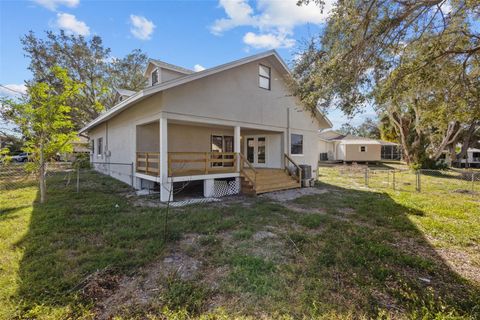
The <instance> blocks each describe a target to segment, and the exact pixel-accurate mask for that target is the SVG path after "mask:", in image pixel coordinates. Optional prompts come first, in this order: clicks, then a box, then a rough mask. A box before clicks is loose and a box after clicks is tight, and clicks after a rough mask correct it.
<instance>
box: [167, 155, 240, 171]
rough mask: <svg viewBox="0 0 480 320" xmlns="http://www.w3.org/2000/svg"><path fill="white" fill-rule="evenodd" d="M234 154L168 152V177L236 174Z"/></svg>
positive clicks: (235, 157) (236, 167) (235, 156)
mask: <svg viewBox="0 0 480 320" xmlns="http://www.w3.org/2000/svg"><path fill="white" fill-rule="evenodd" d="M237 157H238V156H237V153H235V152H169V153H168V176H169V177H174V176H189V175H202V174H215V173H233V172H238V166H237V162H238V161H237Z"/></svg>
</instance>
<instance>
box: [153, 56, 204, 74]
mask: <svg viewBox="0 0 480 320" xmlns="http://www.w3.org/2000/svg"><path fill="white" fill-rule="evenodd" d="M149 62H151V63H153V64H154V65H156V66H157V67H160V68H164V69H169V70H173V71H177V72H180V73H184V74H192V73H194V72H195V71H193V70H190V69H187V68H183V67H179V66H176V65H174V64H171V63H167V62H164V61H161V60H157V59H149Z"/></svg>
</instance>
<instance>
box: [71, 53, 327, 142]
mask: <svg viewBox="0 0 480 320" xmlns="http://www.w3.org/2000/svg"><path fill="white" fill-rule="evenodd" d="M267 57H273V58H274V59H275V61H276V62H277V64H278V66H279V67H280V69H282V70H283V74H284V75H285V76H290V75H291V73H290V70H289V69H288V67H287V65H286V63H285V62H284V61H283V59H282V58H281V57H280V55H279V54H278V53H277V52H276V51H275V50H269V51H265V52H261V53H258V54H255V55H252V56H249V57H245V58H242V59H239V60H235V61H232V62H228V63H225V64H222V65H219V66H216V67H213V68H210V69H205V70H202V71H198V72H193V71H192V72H193V73H190V74H188V75H185V76H183V77H179V78H175V79H172V80H169V81H166V82H161V83H158V84H155V85H153V86H150V87H147V88H145V89H143V90H141V91H138V92H136V93H135V94H134V95H132V96H130V97H128V98H127V99H125V100H123V101H121V102H120V103H118V104H117V105H115V106H114V107H113V108H111V109H109V110H107V111H106V112H104V113H102V114H101V115H99V116H98V117H97V118H96V119H94V120H92V121H91V122H90V123H88V124H87V125H86V126H85V127H83V128H82V129H81V130H80V131H79V133H82V132H85V131H88V130H89V129H91V128H93V127H95V126H97V125H99V124H101V123H103V122H104V121H107V120H109V119H111V118H113V117H114V116H115V115H117V114H119V113H120V112H122V111H123V110H125V109H127V108H128V107H130V106H132V105H134V104H135V103H137V102H139V101H141V100H144V99H146V98H148V97H150V96H152V95H154V94H156V93H158V92H162V91H164V90H167V89H170V88H173V87H176V86H179V85H182V84H185V83H188V82H191V81H194V80H198V79H202V78H204V77H207V76H210V75H213V74H216V73H219V72H222V71H225V70H229V69H232V68H235V67H238V66H241V65H244V64H247V63H250V62H253V61H256V60H260V59H264V58H267ZM154 61H157V62H158V60H154ZM152 63H153V62H152ZM185 70H187V69H185ZM315 113H316V115H317V117H322V118H323V119H325V121H326V122H327V123H328V124H329V125H330V126H332V123H331V122H330V120H329V119H328V118H327V117H326V116H324V115H323V114H322V113H321V112H320V110H318V109H317V110H316V112H315Z"/></svg>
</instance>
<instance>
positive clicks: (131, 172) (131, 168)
mask: <svg viewBox="0 0 480 320" xmlns="http://www.w3.org/2000/svg"><path fill="white" fill-rule="evenodd" d="M133 166H134V163H133V162H132V164H131V167H130V177H131V178H130V180H131V185H132V188H133V181H134V180H133V179H134V177H133Z"/></svg>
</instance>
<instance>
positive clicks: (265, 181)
mask: <svg viewBox="0 0 480 320" xmlns="http://www.w3.org/2000/svg"><path fill="white" fill-rule="evenodd" d="M247 174H248V175H249V176H250V177H253V172H252V171H249V172H248V171H247ZM240 177H241V185H242V192H243V193H244V194H250V195H256V194H260V193H266V192H273V191H280V190H287V189H294V188H299V187H300V183H298V182H297V180H296V179H295V178H294V177H292V176H290V175H289V174H288V173H287V172H285V170H283V169H258V170H257V174H256V184H255V188H253V184H252V183H251V182H250V180H249V179H248V178H246V177H245V175H243V174H242V175H241V176H240Z"/></svg>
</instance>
